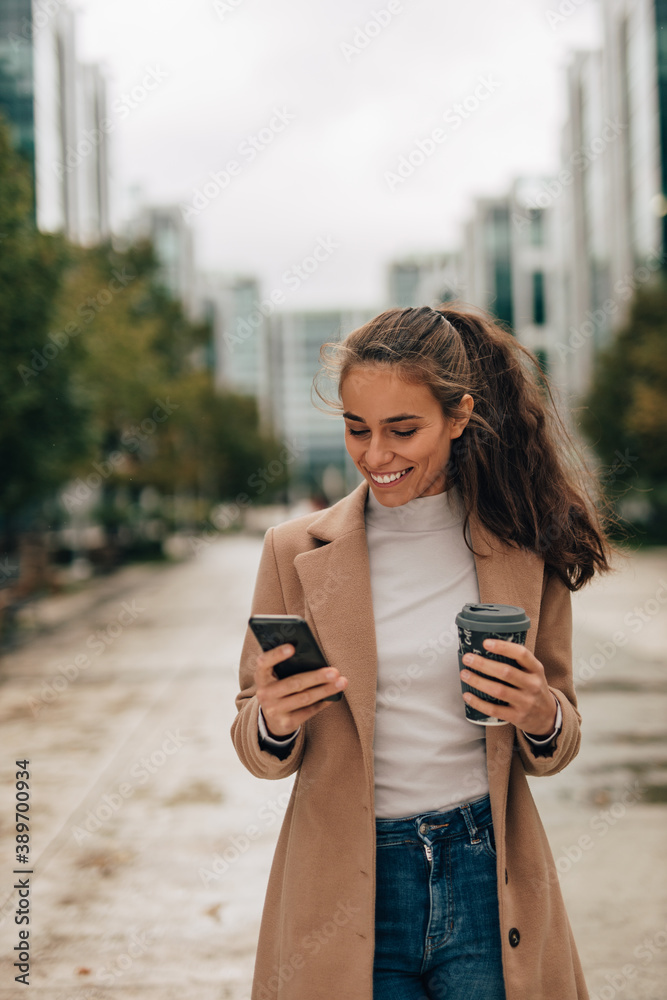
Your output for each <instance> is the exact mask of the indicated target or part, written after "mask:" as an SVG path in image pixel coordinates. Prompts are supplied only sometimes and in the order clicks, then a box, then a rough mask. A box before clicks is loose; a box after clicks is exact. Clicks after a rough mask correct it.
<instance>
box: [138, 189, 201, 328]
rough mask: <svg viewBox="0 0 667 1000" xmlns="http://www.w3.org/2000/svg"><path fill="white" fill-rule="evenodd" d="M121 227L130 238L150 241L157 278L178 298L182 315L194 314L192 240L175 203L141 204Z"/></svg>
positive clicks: (169, 292)
mask: <svg viewBox="0 0 667 1000" xmlns="http://www.w3.org/2000/svg"><path fill="white" fill-rule="evenodd" d="M125 231H126V235H127V237H128V238H129V239H130V240H132V241H135V240H139V239H148V240H150V241H151V243H152V244H153V248H154V250H155V254H156V257H157V260H158V264H159V270H158V274H157V280H158V282H159V283H160V284H161V285H162V286H163V287H164V288H165V290H166V291H167V292H168V294H169V295H170V296H171V298H173V299H178V301H179V302H181V304H182V306H183V311H184V313H185V315H186V316H188V317H190V318H193V317H194V316H196V315H198V314H199V313H200V311H201V310H199V309H198V306H197V293H196V289H195V264H194V240H193V235H192V230H191V229H190V226H189V225H188V223H187V222H185V221H184V220H183V216H182V214H181V211H180V209H179V208H178V206H177V205H144V206H143V207H142V208H140V209H139V210H138V211H137V212H136V214H135V215H134V216H133V217H132V218H131V219H130V220H129V221H128V223H127V225H126V227H125Z"/></svg>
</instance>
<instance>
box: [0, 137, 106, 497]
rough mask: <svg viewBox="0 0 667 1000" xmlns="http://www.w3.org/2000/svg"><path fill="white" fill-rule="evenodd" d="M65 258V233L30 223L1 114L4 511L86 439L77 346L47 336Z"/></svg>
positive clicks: (48, 482)
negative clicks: (43, 230)
mask: <svg viewBox="0 0 667 1000" xmlns="http://www.w3.org/2000/svg"><path fill="white" fill-rule="evenodd" d="M67 261H68V249H67V246H66V244H65V243H64V241H63V240H62V239H61V238H59V237H58V236H50V235H45V234H43V233H39V232H37V230H36V229H35V227H34V223H33V216H32V189H31V183H30V173H29V169H28V168H27V166H26V164H25V162H24V160H23V159H22V158H21V157H19V156H18V155H17V154H16V153H14V151H13V150H12V147H11V143H10V137H9V130H8V128H7V126H6V125H5V123H4V121H2V120H0V352H1V353H2V365H1V366H0V413H1V417H0V469H2V475H1V476H0V513H4V514H5V515H9V516H12V515H16V514H17V512H18V511H19V510H20V509H21V508H23V507H25V506H26V505H27V504H29V503H30V502H31V501H36V500H39V499H40V498H42V497H44V496H45V495H47V494H48V493H49V491H50V490H52V489H53V488H54V487H55V486H57V485H58V484H59V483H60V482H62V480H63V479H64V478H65V477H66V476H67V474H68V471H69V468H70V467H71V464H72V462H73V461H75V460H76V457H77V455H78V454H79V453H80V451H81V449H82V448H83V447H85V441H86V437H87V431H86V419H87V410H86V404H85V400H84V399H83V398H82V397H81V394H80V392H79V390H78V388H77V385H76V380H75V377H74V373H75V371H76V367H77V364H78V363H79V360H80V352H79V351H78V350H77V349H76V348H74V349H73V350H70V351H69V352H62V351H61V349H60V348H59V346H58V344H57V343H56V342H55V341H54V340H53V339H52V338H51V337H50V336H49V334H50V333H52V332H53V331H54V313H55V300H56V296H57V292H58V288H59V285H60V282H61V279H62V275H63V273H64V270H65V268H66V266H67Z"/></svg>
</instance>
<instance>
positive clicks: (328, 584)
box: [294, 481, 543, 773]
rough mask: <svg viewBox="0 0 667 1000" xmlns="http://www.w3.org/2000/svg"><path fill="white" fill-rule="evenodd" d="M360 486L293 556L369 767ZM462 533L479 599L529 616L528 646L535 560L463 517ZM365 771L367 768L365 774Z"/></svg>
mask: <svg viewBox="0 0 667 1000" xmlns="http://www.w3.org/2000/svg"><path fill="white" fill-rule="evenodd" d="M368 489H369V486H368V483H366V482H365V481H364V482H363V483H361V484H360V485H359V486H358V487H357V488H356V489H355V490H353V491H352V493H350V494H348V496H346V497H344V498H343V499H342V500H340V501H339V502H338V503H337V504H334V505H333V506H332V507H329V508H328V509H327V510H325V511H323V512H322V514H321V515H320V516H319V517H317V518H315V520H313V521H312V522H311V524H310V525H309V527H308V532H309V534H311V535H313V537H314V538H316V539H318V540H319V541H320V542H321V543H322V544H320V545H319V546H318V547H316V548H313V549H311V550H310V551H308V552H301V553H299V555H297V556H296V558H295V560H294V565H295V568H296V570H297V572H298V574H299V579H300V580H301V584H302V587H303V592H304V595H305V600H306V618H307V619H308V620H309V622H310V624H311V627H313V629H314V631H315V634H316V637H317V638H318V640H319V642H320V645H321V647H322V650H323V651H324V655H325V656H326V657H327V658H328V659H329V662H330V663H331V665H332V666H335V667H337V668H338V669H339V670H340V672H341V673H342V674H344V675H345V676H346V677H348V678H349V684H348V688H347V690H346V692H345V695H344V697H345V699H346V700H347V704H348V706H349V708H350V711H351V713H352V715H353V717H354V720H355V724H356V726H357V729H358V732H359V737H360V739H361V743H362V746H363V748H364V755H365V756H366V759H367V762H368V763H369V766H370V758H371V754H372V746H373V730H374V722H375V693H376V684H377V648H376V643H375V620H374V615H373V605H372V598H371V581H370V564H369V559H368V547H367V544H366V527H365V516H364V515H365V506H366V498H367V496H368ZM470 538H471V542H472V546H473V548H474V550H475V552H476V553H477V554H476V555H475V557H474V559H475V568H476V571H477V580H478V584H479V599H480V602H482V603H490V602H496V603H500V604H516V605H519V606H520V607H522V608H524V610H525V611H526V613H527V614H528V616H529V618H530V620H531V628H530V631H529V633H528V636H527V639H526V645H527V646H528V648H529V649H531V650H533V649H534V645H535V635H536V633H537V624H538V617H539V608H540V596H541V589H542V573H543V562H542V560H541V559H540V557H539V556H538V555H537V554H536V553H533V552H529V551H528V550H526V549H517V548H513V547H511V546H509V545H506V544H505V543H503V542H501V541H500V540H499V539H497V538H495V537H494V536H492V535H491V534H490V533H489V532H488V531H487V530H486V528H485V527H484V526H483V525H482V524H481V523H480V522H479V521H478V520H477V519H476V518H472V517H471V519H470ZM512 732H513V731H512V727H511V726H495V727H488V728H487V730H486V733H487V758H489V757H495V756H496V755H497V754H501V755H505V754H506V753H508V752H511V745H512V742H513V739H512ZM371 773H372V772H371Z"/></svg>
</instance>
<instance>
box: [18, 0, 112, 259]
mask: <svg viewBox="0 0 667 1000" xmlns="http://www.w3.org/2000/svg"><path fill="white" fill-rule="evenodd" d="M0 113H2V114H3V115H4V116H5V118H6V119H7V120H8V122H9V124H10V129H11V132H12V137H13V143H14V147H15V148H16V149H17V150H18V151H19V152H20V153H21V154H22V155H23V156H24V157H25V159H26V161H27V163H28V164H29V166H30V169H31V172H32V176H33V181H34V191H35V204H34V216H35V222H36V224H37V226H38V227H39V228H40V229H42V230H44V231H47V232H57V231H60V232H64V233H65V235H66V236H67V237H68V239H70V240H72V241H73V242H75V243H80V244H82V245H86V246H88V245H93V244H95V243H98V242H100V241H101V240H104V239H106V238H108V236H109V234H110V219H109V157H108V138H109V137H108V131H109V129H108V128H106V129H105V128H104V127H103V123H105V121H106V123H107V124H108V119H106V86H105V81H104V78H103V76H102V74H101V72H100V69H99V67H97V66H89V65H81V64H80V63H78V62H77V59H76V39H75V15H74V13H73V12H72V11H71V10H70V9H68V8H67V7H66V5H65V3H64V2H62V0H61V2H56V0H54V2H53V3H50V4H37V3H34V2H31V0H3V3H2V5H0Z"/></svg>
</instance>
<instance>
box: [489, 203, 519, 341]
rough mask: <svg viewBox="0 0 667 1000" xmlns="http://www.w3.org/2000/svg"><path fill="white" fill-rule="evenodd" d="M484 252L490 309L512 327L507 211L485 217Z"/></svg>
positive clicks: (497, 208)
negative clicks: (489, 281)
mask: <svg viewBox="0 0 667 1000" xmlns="http://www.w3.org/2000/svg"><path fill="white" fill-rule="evenodd" d="M486 250H487V254H488V256H489V258H490V265H491V276H492V281H493V293H492V300H491V308H492V310H493V312H494V313H495V315H496V316H497V318H498V319H499V320H502V322H504V323H507V325H508V326H510V327H511V326H512V325H513V322H514V314H513V309H512V246H511V232H510V217H509V209H508V208H504V207H496V208H492V209H491V212H490V213H489V215H488V216H487V226H486Z"/></svg>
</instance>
